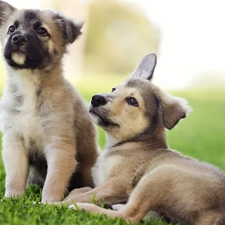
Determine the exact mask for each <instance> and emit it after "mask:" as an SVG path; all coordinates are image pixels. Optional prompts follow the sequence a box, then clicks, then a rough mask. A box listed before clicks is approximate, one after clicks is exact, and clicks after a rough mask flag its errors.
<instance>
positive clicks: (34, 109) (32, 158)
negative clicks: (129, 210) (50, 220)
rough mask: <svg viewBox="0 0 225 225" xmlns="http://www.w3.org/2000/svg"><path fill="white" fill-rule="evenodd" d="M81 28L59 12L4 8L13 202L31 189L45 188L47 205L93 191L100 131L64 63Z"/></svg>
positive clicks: (6, 145) (1, 27)
mask: <svg viewBox="0 0 225 225" xmlns="http://www.w3.org/2000/svg"><path fill="white" fill-rule="evenodd" d="M81 27H82V25H79V24H75V23H74V22H73V21H71V20H70V19H67V18H66V17H64V16H62V15H60V14H59V13H57V12H54V11H50V10H42V11H40V10H17V9H16V8H14V7H13V6H11V5H9V4H8V3H6V2H3V1H0V34H1V43H2V47H3V58H4V60H5V62H6V63H5V64H6V70H7V73H8V81H7V86H6V88H5V90H4V93H3V96H2V99H1V102H0V108H1V130H2V132H3V151H2V156H3V161H4V165H5V170H6V192H5V196H6V197H11V196H19V195H21V194H22V193H24V190H25V185H26V183H30V182H32V183H38V184H41V185H44V186H43V191H42V201H43V202H52V201H60V200H62V198H63V195H64V193H65V191H66V190H67V189H71V190H72V189H73V188H75V187H82V186H87V185H88V186H93V180H92V176H91V168H92V167H93V165H94V163H95V162H96V158H97V155H98V151H97V146H96V142H95V129H94V127H93V125H92V121H91V120H90V117H89V115H88V111H87V108H86V106H85V104H84V102H83V100H82V99H81V98H80V97H79V95H78V94H77V93H76V91H75V90H74V89H73V87H72V85H71V84H70V83H68V81H66V80H65V79H64V77H63V74H62V57H63V55H64V53H65V52H66V48H67V45H68V44H71V43H73V42H74V41H75V40H76V38H77V37H78V36H79V35H80V34H81V31H80V29H81ZM28 177H29V178H28Z"/></svg>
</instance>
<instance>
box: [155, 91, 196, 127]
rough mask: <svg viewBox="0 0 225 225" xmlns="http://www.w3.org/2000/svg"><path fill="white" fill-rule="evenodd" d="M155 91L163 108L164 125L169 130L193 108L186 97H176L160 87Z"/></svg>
mask: <svg viewBox="0 0 225 225" xmlns="http://www.w3.org/2000/svg"><path fill="white" fill-rule="evenodd" d="M154 93H155V96H156V98H157V100H158V102H159V105H160V108H161V110H162V119H163V123H164V126H165V127H166V128H167V129H169V130H171V129H172V128H173V127H174V126H175V125H176V124H177V123H178V122H179V121H180V119H182V118H185V117H186V116H187V114H188V113H189V112H191V110H192V109H191V107H190V106H188V102H187V100H186V99H183V98H179V97H174V96H172V95H170V94H168V93H165V92H163V91H162V90H160V89H158V88H156V89H155V90H154Z"/></svg>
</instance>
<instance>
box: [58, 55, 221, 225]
mask: <svg viewBox="0 0 225 225" xmlns="http://www.w3.org/2000/svg"><path fill="white" fill-rule="evenodd" d="M155 65H156V56H155V55H154V54H150V55H147V56H146V57H144V58H143V60H142V61H141V62H140V63H139V64H138V66H137V68H136V70H135V72H134V73H133V74H132V76H131V78H130V79H128V80H127V81H125V82H123V83H121V84H119V85H118V86H117V87H116V88H114V89H113V92H112V93H109V94H100V95H95V96H93V98H92V101H91V105H90V107H89V112H90V114H91V116H92V119H93V121H94V122H95V123H96V124H98V125H99V126H101V127H102V128H103V129H104V130H105V131H106V133H107V137H108V143H107V147H106V149H105V151H104V152H103V154H102V155H101V156H100V157H99V158H98V161H97V163H96V164H95V166H94V168H93V175H94V182H95V185H96V187H95V188H94V189H91V190H90V189H85V190H84V189H80V192H81V193H79V189H78V190H74V191H72V192H71V193H70V194H69V196H68V197H67V198H66V199H65V200H64V201H63V202H61V203H57V204H62V203H69V204H73V202H76V203H77V205H78V207H79V208H80V209H85V210H87V211H89V212H97V213H99V214H102V213H105V214H106V215H107V216H109V217H112V218H115V217H121V218H123V219H125V220H126V221H131V222H132V223H138V222H139V221H140V220H141V219H142V218H143V217H144V216H145V215H146V214H147V213H148V212H149V211H150V210H153V211H156V212H158V213H160V214H162V215H164V216H166V217H167V218H169V219H170V220H171V221H173V222H179V223H180V224H182V225H219V224H220V225H222V224H225V216H224V215H225V175H224V173H223V172H222V171H220V170H219V169H218V168H216V167H214V166H212V165H209V164H207V163H202V162H199V161H197V160H195V159H191V158H189V157H186V156H184V155H182V154H180V153H178V152H177V151H174V150H171V149H169V148H168V145H167V141H166V134H165V128H168V129H172V128H173V127H174V126H175V125H176V124H177V123H178V121H179V120H180V119H182V118H184V117H185V116H186V115H187V113H188V112H189V111H190V108H189V106H188V105H187V102H186V101H185V100H184V99H181V98H176V97H173V96H170V95H168V94H166V93H165V92H163V91H162V90H160V89H159V88H158V87H157V86H155V85H154V84H153V83H152V82H150V81H149V80H150V79H151V78H152V73H153V71H154V68H155ZM93 195H95V201H96V203H97V204H106V205H110V206H112V205H114V204H118V203H124V202H127V204H126V205H125V206H124V207H123V208H122V209H120V210H119V211H112V210H107V209H104V208H100V207H99V206H97V205H94V204H90V201H91V199H92V196H93Z"/></svg>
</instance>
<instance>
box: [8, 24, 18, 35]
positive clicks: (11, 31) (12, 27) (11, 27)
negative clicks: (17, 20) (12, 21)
mask: <svg viewBox="0 0 225 225" xmlns="http://www.w3.org/2000/svg"><path fill="white" fill-rule="evenodd" d="M15 30H16V27H15V26H10V27H9V31H8V33H9V34H11V33H13V32H14V31H15Z"/></svg>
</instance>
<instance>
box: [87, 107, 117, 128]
mask: <svg viewBox="0 0 225 225" xmlns="http://www.w3.org/2000/svg"><path fill="white" fill-rule="evenodd" d="M89 114H91V116H92V117H95V118H96V117H97V121H96V120H94V122H96V123H97V124H98V125H99V126H101V127H103V128H108V127H119V124H117V123H114V122H113V121H112V120H110V119H109V118H107V117H106V116H105V115H104V114H103V113H100V112H98V111H97V110H95V108H92V107H91V108H89ZM102 114H103V115H104V116H103V115H102Z"/></svg>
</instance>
